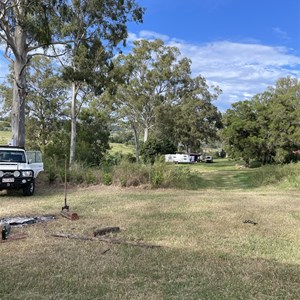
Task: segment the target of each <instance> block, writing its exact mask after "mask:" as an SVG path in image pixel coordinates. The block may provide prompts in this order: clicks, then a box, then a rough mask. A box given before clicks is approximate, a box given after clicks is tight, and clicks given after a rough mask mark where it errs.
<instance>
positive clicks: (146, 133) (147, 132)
mask: <svg viewBox="0 0 300 300" xmlns="http://www.w3.org/2000/svg"><path fill="white" fill-rule="evenodd" d="M148 136H149V127H148V126H146V127H145V128H144V143H145V142H147V141H148Z"/></svg>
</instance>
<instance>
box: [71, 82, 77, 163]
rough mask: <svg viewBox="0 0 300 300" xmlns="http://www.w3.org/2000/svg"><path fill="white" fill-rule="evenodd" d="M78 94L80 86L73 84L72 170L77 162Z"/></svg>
mask: <svg viewBox="0 0 300 300" xmlns="http://www.w3.org/2000/svg"><path fill="white" fill-rule="evenodd" d="M77 94H78V86H77V85H76V83H75V82H72V103H71V143H70V168H72V165H73V164H74V162H75V155H76V136H77V131H76V123H77V112H76V106H77Z"/></svg>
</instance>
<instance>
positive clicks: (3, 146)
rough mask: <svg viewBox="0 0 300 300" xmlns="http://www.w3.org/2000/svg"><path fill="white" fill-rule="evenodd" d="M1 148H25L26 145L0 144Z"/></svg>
mask: <svg viewBox="0 0 300 300" xmlns="http://www.w3.org/2000/svg"><path fill="white" fill-rule="evenodd" d="M0 148H17V149H23V150H25V148H24V147H20V146H11V145H0Z"/></svg>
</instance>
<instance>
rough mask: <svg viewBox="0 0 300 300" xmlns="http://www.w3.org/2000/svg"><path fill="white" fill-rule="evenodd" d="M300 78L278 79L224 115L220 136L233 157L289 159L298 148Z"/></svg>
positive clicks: (280, 160)
mask: <svg viewBox="0 0 300 300" xmlns="http://www.w3.org/2000/svg"><path fill="white" fill-rule="evenodd" d="M299 125H300V81H299V80H298V79H295V78H294V79H293V78H290V77H287V78H280V79H278V80H277V82H276V85H275V87H270V88H269V89H268V90H267V91H265V92H264V93H261V94H258V95H256V96H254V97H253V98H252V100H251V101H240V102H237V103H234V104H233V105H232V109H229V110H227V112H226V113H225V115H224V126H225V128H224V130H223V138H224V142H225V144H226V150H227V152H228V154H229V155H230V157H232V158H243V159H244V160H245V162H246V163H249V162H250V160H258V161H260V162H262V163H263V164H265V163H271V162H278V163H284V162H290V161H292V160H293V159H294V158H295V157H294V156H295V155H294V154H293V151H295V150H298V149H300V126H299Z"/></svg>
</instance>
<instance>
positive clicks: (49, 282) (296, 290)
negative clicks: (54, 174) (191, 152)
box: [0, 161, 300, 300]
mask: <svg viewBox="0 0 300 300" xmlns="http://www.w3.org/2000/svg"><path fill="white" fill-rule="evenodd" d="M193 168H195V171H197V172H200V173H201V174H203V177H205V178H206V180H207V181H203V189H200V190H198V191H187V190H173V189H158V190H154V189H144V188H143V187H139V188H127V189H122V188H119V187H113V186H110V187H104V186H92V187H85V188H84V187H82V188H72V189H71V188H70V189H69V192H68V204H69V205H70V207H71V210H73V211H75V212H77V213H78V215H79V217H80V218H79V220H77V221H70V220H68V219H66V218H63V217H62V216H60V210H61V207H62V206H63V205H64V190H63V187H62V186H56V187H50V186H47V185H41V184H40V185H38V186H37V193H36V195H34V196H33V197H27V198H24V197H22V196H21V193H20V194H19V193H12V194H6V193H5V192H3V193H2V195H0V203H1V205H0V218H3V217H7V216H35V215H42V214H55V215H56V216H57V218H56V220H54V221H50V222H47V223H43V224H36V225H28V226H26V227H18V228H16V227H13V229H12V233H11V234H12V235H13V234H20V233H27V234H28V238H27V239H24V240H19V241H6V242H2V243H0V260H1V264H0V299H3V300H14V299H22V300H23V299H72V300H74V299H133V300H135V299H178V300H179V299H180V300H182V299H195V300H198V299H268V300H269V299H300V276H299V274H300V231H299V228H300V212H299V204H300V203H299V201H300V200H299V196H300V192H299V189H285V190H280V189H278V188H277V187H268V188H259V189H258V188H256V189H254V188H250V185H248V184H247V180H245V181H243V180H241V178H246V177H247V174H249V173H247V172H251V170H238V169H236V168H235V166H234V164H233V163H227V162H226V161H220V162H218V161H216V163H214V164H211V165H210V164H199V165H195V166H193ZM226 174H229V175H230V176H226ZM214 180H215V181H214ZM216 180H218V182H219V183H218V184H214V182H216ZM214 185H216V188H205V186H207V187H208V186H209V187H214ZM247 220H251V221H255V222H257V225H253V224H251V223H244V221H247ZM106 226H119V227H120V228H121V232H119V233H114V234H111V235H109V236H110V237H115V238H120V239H123V240H126V241H130V242H135V243H140V242H141V241H143V242H144V243H147V244H152V245H159V246H161V247H160V248H143V247H139V246H132V245H125V244H120V245H116V244H110V243H104V242H101V241H100V240H88V241H84V240H79V239H63V238H56V237H53V236H52V235H53V234H58V233H59V234H61V233H70V234H78V235H85V236H92V233H93V230H94V229H95V228H102V227H106Z"/></svg>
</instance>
